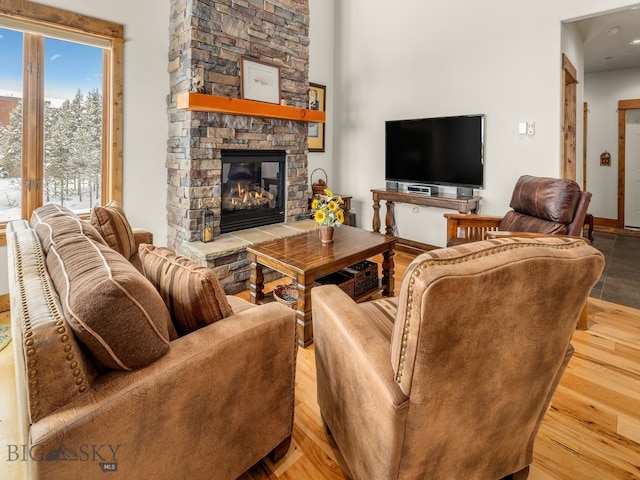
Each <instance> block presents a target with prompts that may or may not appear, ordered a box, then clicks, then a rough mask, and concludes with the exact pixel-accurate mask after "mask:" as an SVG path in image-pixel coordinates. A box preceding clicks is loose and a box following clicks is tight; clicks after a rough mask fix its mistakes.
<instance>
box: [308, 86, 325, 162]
mask: <svg viewBox="0 0 640 480" xmlns="http://www.w3.org/2000/svg"><path fill="white" fill-rule="evenodd" d="M326 97H327V87H326V86H324V85H319V84H317V83H310V84H309V106H308V108H309V110H319V111H321V112H325V111H326V109H325V99H326ZM324 127H325V125H324V123H309V124H308V127H307V128H308V132H307V143H308V146H309V151H310V152H324Z"/></svg>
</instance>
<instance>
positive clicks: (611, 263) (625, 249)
mask: <svg viewBox="0 0 640 480" xmlns="http://www.w3.org/2000/svg"><path fill="white" fill-rule="evenodd" d="M593 246H594V247H595V248H597V249H598V250H600V251H601V252H602V253H603V255H604V256H605V262H606V263H605V267H604V271H603V272H602V276H601V277H600V280H598V283H596V285H595V286H594V287H593V290H592V291H591V296H592V297H594V298H599V299H601V300H606V301H608V302H613V303H618V304H620V305H625V306H627V307H632V308H638V309H640V237H630V236H625V235H618V234H611V233H601V232H594V242H593Z"/></svg>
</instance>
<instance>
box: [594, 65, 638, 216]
mask: <svg viewBox="0 0 640 480" xmlns="http://www.w3.org/2000/svg"><path fill="white" fill-rule="evenodd" d="M584 80H585V81H584V83H585V89H584V99H585V101H586V102H587V103H588V126H587V190H589V191H590V192H591V193H592V194H593V197H592V198H591V203H590V205H589V212H590V213H592V214H593V215H594V216H596V217H601V218H611V219H616V218H617V217H618V203H617V201H618V100H629V99H636V98H640V69H638V68H630V69H626V70H615V71H611V72H603V73H592V74H588V75H585V79H584ZM605 150H606V151H608V152H609V153H610V154H611V166H610V167H606V166H600V154H601V153H603V152H604V151H605Z"/></svg>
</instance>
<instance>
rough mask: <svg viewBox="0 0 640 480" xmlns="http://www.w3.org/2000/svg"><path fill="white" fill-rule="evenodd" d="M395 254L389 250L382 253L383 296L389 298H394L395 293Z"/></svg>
mask: <svg viewBox="0 0 640 480" xmlns="http://www.w3.org/2000/svg"><path fill="white" fill-rule="evenodd" d="M394 255H395V252H394V251H393V250H387V251H386V252H382V287H383V288H382V294H383V295H385V296H387V297H392V296H393V293H394V288H395V283H394V279H393V274H394V273H395V272H394V263H393V256H394Z"/></svg>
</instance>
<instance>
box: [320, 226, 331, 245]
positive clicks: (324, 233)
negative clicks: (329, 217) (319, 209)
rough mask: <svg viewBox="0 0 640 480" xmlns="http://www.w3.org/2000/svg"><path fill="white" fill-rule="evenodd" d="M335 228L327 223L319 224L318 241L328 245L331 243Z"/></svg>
mask: <svg viewBox="0 0 640 480" xmlns="http://www.w3.org/2000/svg"><path fill="white" fill-rule="evenodd" d="M334 230H335V229H334V228H333V227H331V226H329V225H320V243H321V244H322V245H330V244H332V243H333V231H334Z"/></svg>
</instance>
